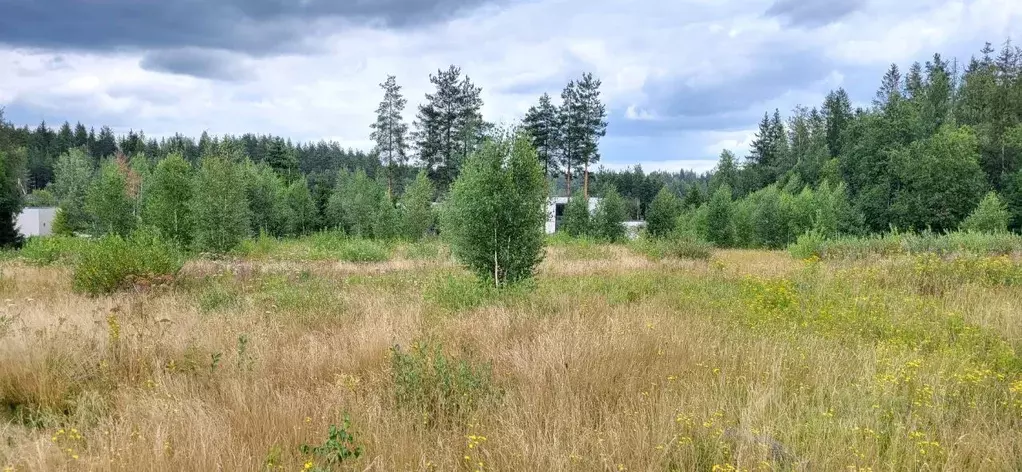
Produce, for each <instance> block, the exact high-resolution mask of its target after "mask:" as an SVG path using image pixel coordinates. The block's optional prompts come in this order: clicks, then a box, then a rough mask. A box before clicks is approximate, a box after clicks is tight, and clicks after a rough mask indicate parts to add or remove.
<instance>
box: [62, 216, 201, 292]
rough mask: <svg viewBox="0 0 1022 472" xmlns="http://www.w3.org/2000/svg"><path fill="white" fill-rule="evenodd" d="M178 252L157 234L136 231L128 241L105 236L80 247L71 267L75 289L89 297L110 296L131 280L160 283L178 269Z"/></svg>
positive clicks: (181, 261) (179, 261) (119, 237)
mask: <svg viewBox="0 0 1022 472" xmlns="http://www.w3.org/2000/svg"><path fill="white" fill-rule="evenodd" d="M182 265H183V259H182V257H181V254H180V253H178V251H177V249H176V248H175V247H174V246H173V245H172V244H170V243H167V242H166V241H164V240H163V239H162V238H160V237H159V236H158V235H157V234H156V232H154V231H149V230H143V231H138V232H136V233H135V234H133V235H132V236H131V238H129V239H125V238H122V237H121V236H120V235H116V234H113V235H107V236H103V237H102V238H100V239H98V240H96V241H95V242H94V243H91V244H88V245H85V246H83V247H82V250H81V255H80V256H79V257H78V259H77V261H76V262H75V266H74V289H75V290H77V291H80V292H85V293H87V294H89V295H101V294H106V293H112V292H114V291H116V290H118V289H123V288H126V285H127V284H128V283H130V282H133V281H141V282H142V283H146V284H148V283H149V282H153V281H159V279H162V278H165V277H173V276H174V275H176V274H177V272H178V271H179V270H181V266H182Z"/></svg>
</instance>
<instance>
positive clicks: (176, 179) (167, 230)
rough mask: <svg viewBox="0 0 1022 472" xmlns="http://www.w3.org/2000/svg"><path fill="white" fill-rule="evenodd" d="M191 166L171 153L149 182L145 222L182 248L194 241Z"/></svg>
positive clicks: (178, 155)
mask: <svg viewBox="0 0 1022 472" xmlns="http://www.w3.org/2000/svg"><path fill="white" fill-rule="evenodd" d="M192 178H193V177H192V166H191V164H189V163H188V162H187V161H185V159H184V158H183V157H181V155H180V154H171V155H170V156H168V157H167V158H166V159H163V160H162V161H160V163H159V164H157V165H156V170H155V171H154V172H153V175H152V178H151V179H150V181H149V192H148V198H146V202H145V206H144V208H143V210H142V222H143V223H145V224H147V225H151V226H153V227H155V228H156V229H157V230H159V231H160V234H161V235H163V236H164V237H165V238H167V239H168V240H170V241H173V242H175V243H176V244H178V245H179V246H180V247H189V245H190V244H191V242H192V230H193V222H192V195H193V193H194V192H195V186H194V185H193V184H192Z"/></svg>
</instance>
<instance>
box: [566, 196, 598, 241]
mask: <svg viewBox="0 0 1022 472" xmlns="http://www.w3.org/2000/svg"><path fill="white" fill-rule="evenodd" d="M592 223H593V222H592V215H590V214H589V200H588V199H586V198H584V197H582V196H581V195H576V196H574V197H571V198H569V199H568V203H566V204H565V205H564V215H563V216H562V217H561V228H562V231H563V232H564V234H566V235H568V236H570V237H573V238H579V237H584V236H588V235H592V233H593V228H592Z"/></svg>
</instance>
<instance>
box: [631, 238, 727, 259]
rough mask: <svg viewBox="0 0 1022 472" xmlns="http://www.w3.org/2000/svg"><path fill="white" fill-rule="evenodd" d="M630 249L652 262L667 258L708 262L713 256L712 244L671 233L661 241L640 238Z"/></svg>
mask: <svg viewBox="0 0 1022 472" xmlns="http://www.w3.org/2000/svg"><path fill="white" fill-rule="evenodd" d="M631 247H632V250H634V251H636V252H638V253H640V254H643V255H645V256H646V257H648V258H649V259H651V260H654V261H659V260H663V259H668V258H672V259H693V260H708V259H709V258H710V256H711V255H713V244H710V243H708V242H706V241H704V240H702V239H699V238H698V237H695V236H693V235H691V234H688V233H679V232H673V233H671V234H670V235H669V236H667V237H666V238H662V239H653V238H641V239H638V240H635V241H633V242H632V243H631Z"/></svg>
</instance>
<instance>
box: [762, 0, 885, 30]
mask: <svg viewBox="0 0 1022 472" xmlns="http://www.w3.org/2000/svg"><path fill="white" fill-rule="evenodd" d="M865 6H866V0H776V1H775V2H774V4H773V5H771V6H770V9H769V10H767V12H766V14H767V16H771V17H776V18H779V19H781V20H782V21H784V22H785V24H787V25H789V26H804V27H816V26H824V25H827V24H830V23H833V22H835V21H838V20H840V19H842V18H844V17H846V16H848V15H850V14H852V13H855V12H856V11H859V10H861V9H862V8H864V7H865Z"/></svg>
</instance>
